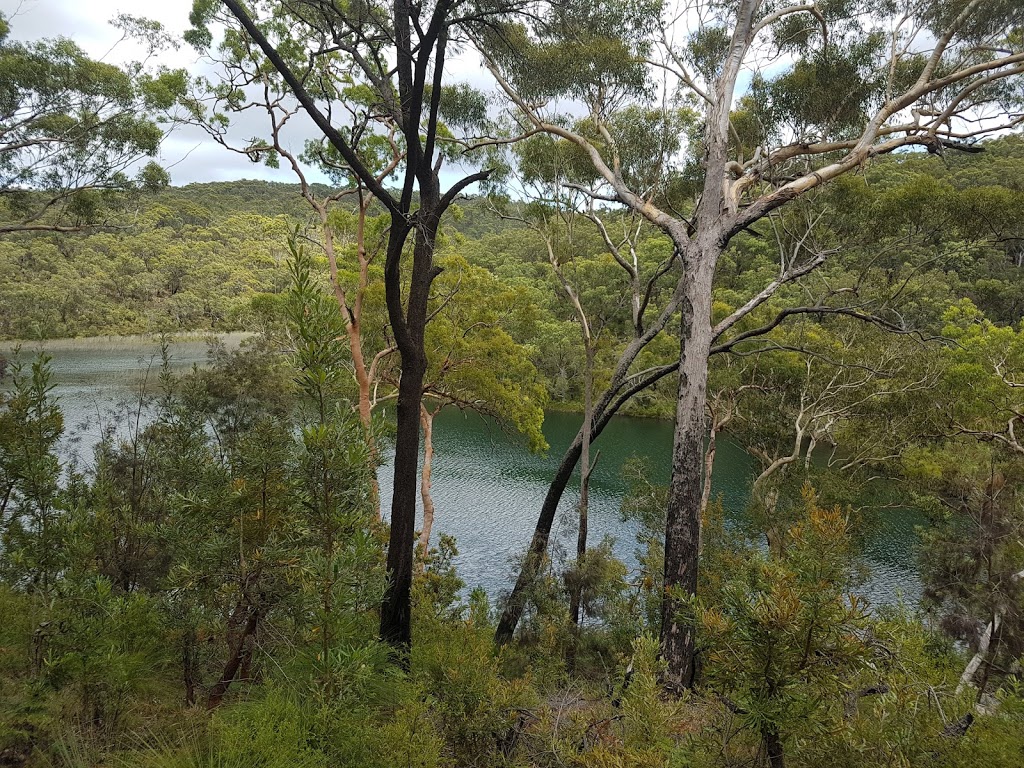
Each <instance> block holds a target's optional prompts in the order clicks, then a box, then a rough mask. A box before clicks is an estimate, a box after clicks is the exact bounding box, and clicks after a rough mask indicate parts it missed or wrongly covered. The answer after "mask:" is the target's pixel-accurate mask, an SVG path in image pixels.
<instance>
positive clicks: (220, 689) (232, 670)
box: [206, 608, 261, 709]
mask: <svg viewBox="0 0 1024 768" xmlns="http://www.w3.org/2000/svg"><path fill="white" fill-rule="evenodd" d="M260 615H261V611H260V610H259V609H258V608H250V609H249V615H248V617H247V618H246V620H245V624H244V625H243V626H242V627H241V628H240V629H239V630H238V634H237V635H235V637H234V639H233V640H232V642H231V645H230V653H229V654H228V660H227V663H226V664H225V665H224V670H223V671H222V672H221V674H220V679H219V680H217V682H216V683H215V684H214V686H213V688H211V689H210V695H209V696H208V697H207V699H206V708H207V709H216V708H217V707H219V706H220V704H221V702H222V701H223V700H224V696H225V695H226V694H227V692H228V688H230V687H231V683H233V682H234V681H235V677H236V676H237V675H238V670H239V669H240V668H241V667H242V664H243V663H245V661H246V659H247V657H248V655H249V654H250V653H251V650H250V649H249V647H248V645H249V643H248V641H249V638H250V637H252V636H253V634H255V632H256V627H257V626H258V625H259V621H260Z"/></svg>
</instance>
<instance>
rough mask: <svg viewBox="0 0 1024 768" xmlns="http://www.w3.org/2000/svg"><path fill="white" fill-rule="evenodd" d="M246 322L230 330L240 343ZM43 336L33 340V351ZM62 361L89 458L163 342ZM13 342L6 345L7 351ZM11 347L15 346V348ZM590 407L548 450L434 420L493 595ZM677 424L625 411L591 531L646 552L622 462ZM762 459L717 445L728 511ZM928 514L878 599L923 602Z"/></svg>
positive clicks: (550, 431)
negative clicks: (923, 534)
mask: <svg viewBox="0 0 1024 768" xmlns="http://www.w3.org/2000/svg"><path fill="white" fill-rule="evenodd" d="M243 336H244V335H243V334H231V335H228V336H226V337H222V339H223V340H224V341H225V343H226V344H227V345H228V346H237V344H238V343H239V342H240V341H241V339H242V338H243ZM38 348H39V345H38V344H35V345H28V344H26V345H25V346H24V348H23V350H22V358H23V359H28V358H30V356H31V354H32V353H33V352H34V351H35V350H36V349H38ZM43 348H44V350H45V351H46V353H47V354H49V355H50V356H51V357H52V358H53V361H52V363H51V366H52V370H53V383H54V384H55V389H54V394H55V395H56V396H57V397H59V399H60V404H61V407H62V408H63V410H64V414H65V424H66V425H67V427H68V430H69V433H70V434H69V437H68V438H67V439H66V440H65V442H64V444H63V445H62V453H63V455H64V457H65V458H66V459H67V458H71V457H72V456H74V455H77V456H78V457H79V459H80V460H82V461H88V460H89V459H90V457H91V448H92V446H93V445H94V444H95V443H96V442H97V441H98V440H99V437H100V435H101V434H102V430H103V428H104V427H105V426H107V427H112V428H114V429H116V430H118V431H119V432H120V433H122V434H126V433H127V432H128V431H129V429H130V428H131V426H132V425H131V424H130V423H127V422H126V421H124V419H125V416H124V411H123V410H122V411H121V415H116V414H117V413H118V411H117V409H116V408H115V406H116V404H117V403H118V402H131V401H133V400H135V401H137V400H138V396H139V392H140V390H143V389H146V388H149V389H150V390H152V389H153V388H154V387H155V386H156V384H157V375H158V372H159V368H160V358H159V346H158V344H157V342H156V341H155V340H153V339H144V338H139V337H131V338H114V339H107V340H104V339H86V340H67V341H53V342H47V343H46V344H45V345H44V346H43ZM206 348H207V347H206V342H205V341H203V340H202V339H192V340H185V341H180V342H177V343H175V344H173V345H172V348H171V355H172V369H173V370H175V371H177V372H181V371H185V370H188V369H189V368H191V367H192V366H193V365H196V364H199V365H201V364H203V363H204V362H205V359H206ZM5 349H6V350H9V349H10V346H7V347H4V346H0V354H3V353H4V352H5ZM8 354H9V351H8ZM580 420H581V419H580V416H578V415H575V414H566V413H559V412H550V413H548V414H547V416H546V418H545V423H544V434H545V437H546V438H547V440H548V443H549V444H550V445H551V449H550V451H549V452H548V454H547V455H546V456H537V455H533V454H530V453H529V452H528V451H527V450H526V447H525V445H524V444H523V443H522V441H520V440H517V439H516V438H513V437H510V436H509V435H507V434H505V433H504V432H503V431H502V430H501V429H500V428H498V426H497V425H496V424H495V423H494V422H492V421H490V420H487V419H483V418H480V417H479V416H476V415H474V414H467V413H463V412H461V411H459V410H456V409H446V410H444V411H442V412H441V413H440V414H439V415H438V416H437V418H436V420H435V430H434V432H435V433H434V443H435V449H436V456H435V460H434V474H433V494H434V503H435V506H436V509H437V512H436V515H437V516H436V521H435V527H434V533H435V536H436V535H438V534H440V533H447V534H451V535H452V536H454V537H455V538H456V540H457V542H458V547H459V552H460V555H459V558H458V561H457V564H458V568H459V573H460V575H461V577H462V578H463V579H464V580H465V581H466V583H467V585H468V586H469V587H473V586H476V585H480V586H483V587H484V588H485V589H487V591H488V592H489V593H490V594H491V595H492V596H494V595H496V594H497V593H499V592H501V591H502V590H504V589H507V588H508V584H509V581H508V579H509V575H510V562H511V558H513V557H514V556H515V555H517V554H520V553H521V552H523V551H524V550H525V547H526V545H527V543H528V542H529V540H530V536H531V534H532V532H533V525H534V523H535V522H536V515H537V512H538V511H539V510H540V506H541V503H542V501H543V499H544V494H545V492H546V491H547V486H548V481H549V480H550V478H551V476H552V475H553V474H554V471H555V469H556V467H557V464H558V460H559V459H560V458H561V455H562V453H563V451H564V450H565V448H566V447H567V446H568V445H569V443H570V441H571V440H572V438H573V437H574V436H575V434H576V430H577V429H578V427H579V424H580ZM671 446H672V425H671V423H670V422H667V421H661V420H655V419H635V418H629V417H619V418H616V419H615V420H614V421H613V422H612V423H611V424H610V425H609V426H608V427H607V429H606V430H605V432H604V434H603V435H602V436H601V438H600V440H599V441H598V442H597V443H596V444H595V448H596V449H600V451H601V456H600V460H599V461H598V464H597V468H596V470H595V471H594V474H593V476H592V479H591V511H590V535H591V542H597V541H600V539H601V538H603V537H604V536H606V535H608V536H611V537H613V539H614V540H615V551H616V553H617V554H618V555H619V556H620V557H622V558H623V559H624V560H625V561H626V562H627V564H629V565H631V566H632V565H633V564H634V563H635V556H634V549H635V544H634V534H635V527H634V525H633V524H630V523H625V522H623V521H622V519H621V516H620V513H619V506H620V503H621V501H622V497H623V495H624V494H625V492H626V484H625V481H624V480H623V477H622V466H623V464H624V463H625V462H626V461H627V460H629V459H630V458H631V457H633V456H639V457H641V458H643V459H645V460H646V463H647V465H648V466H649V467H650V471H651V472H652V473H653V476H652V478H651V479H652V480H653V481H655V482H658V483H664V482H667V480H668V475H669V467H670V452H671ZM752 473H753V461H752V459H751V458H750V456H748V455H747V454H746V453H744V452H743V450H742V449H740V448H739V447H738V446H737V445H736V444H734V443H731V442H729V441H728V440H721V439H720V440H719V446H718V451H717V453H716V457H715V469H714V475H713V493H714V495H715V496H716V497H719V496H720V497H721V499H722V502H723V506H724V508H725V510H726V514H727V519H731V520H732V521H734V522H735V521H739V520H741V519H742V516H743V514H744V510H745V507H746V505H747V500H748V494H749V486H750V482H751V479H752V477H753V475H752ZM380 481H381V493H382V498H383V499H384V500H385V502H386V501H387V500H388V499H390V493H391V485H390V484H391V472H390V468H389V467H387V466H385V467H382V468H381V470H380ZM577 494H578V486H571V487H570V489H569V490H568V491H567V493H566V496H565V498H564V499H563V502H562V506H561V508H560V513H559V516H558V519H557V520H556V525H555V530H554V535H553V539H554V541H555V542H556V546H558V545H560V546H562V547H563V548H564V549H570V550H571V549H574V548H575V523H574V522H573V519H572V517H573V515H572V509H573V507H574V504H575V502H576V498H577ZM918 523H920V520H919V519H918V518H917V516H915V515H914V514H912V513H910V512H908V511H906V510H889V511H886V512H884V513H883V516H882V518H881V521H880V524H879V525H877V526H875V527H873V528H872V531H871V534H870V536H869V538H868V540H867V542H866V546H865V558H866V561H867V565H868V567H869V568H870V577H869V578H868V580H867V582H866V583H865V584H864V585H863V586H862V587H861V588H860V590H859V591H861V592H863V593H864V594H865V596H866V597H867V598H868V599H869V600H870V601H871V602H872V603H874V604H884V603H892V602H895V601H897V600H898V599H901V598H902V599H904V600H905V601H907V602H909V603H914V602H916V601H917V599H918V597H919V596H920V582H919V580H918V578H917V573H916V567H915V554H914V550H915V546H916V542H917V537H916V535H915V532H914V526H915V525H916V524H918Z"/></svg>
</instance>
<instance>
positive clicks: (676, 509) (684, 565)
mask: <svg viewBox="0 0 1024 768" xmlns="http://www.w3.org/2000/svg"><path fill="white" fill-rule="evenodd" d="M698 243H699V241H698ZM694 250H695V251H696V253H692V254H688V256H691V257H692V258H690V259H687V260H688V261H689V262H690V263H689V264H687V268H688V269H687V271H688V272H689V273H690V274H691V279H690V281H689V282H688V285H687V289H686V295H685V297H684V299H683V302H682V306H681V309H680V313H681V317H680V326H681V327H680V344H679V393H678V399H677V402H676V424H675V434H674V436H673V441H672V478H671V481H670V483H669V491H668V509H667V514H666V518H665V570H664V582H663V583H664V585H665V595H664V597H663V599H662V612H661V637H660V641H661V654H662V657H663V658H664V660H665V661H666V663H667V669H666V671H665V673H664V677H663V683H664V684H665V687H666V688H667V689H668V690H670V691H673V692H679V691H681V690H683V689H684V688H688V687H690V686H691V685H692V684H693V678H694V658H695V650H696V645H695V630H696V627H695V626H694V621H693V617H692V615H691V613H690V607H689V606H688V602H689V600H690V599H691V598H692V597H693V596H694V595H696V593H697V564H698V555H699V550H700V513H701V506H702V502H703V477H702V475H703V468H704V459H705V455H704V437H705V434H706V418H705V407H706V400H707V380H708V358H709V356H710V352H711V340H712V335H713V334H712V329H711V280H712V278H713V276H714V266H715V260H716V257H717V253H716V252H715V251H716V250H717V249H714V248H713V247H711V248H708V249H707V250H704V251H702V250H700V249H697V248H695V249H694Z"/></svg>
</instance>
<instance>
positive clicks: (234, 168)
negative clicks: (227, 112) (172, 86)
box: [0, 0, 490, 185]
mask: <svg viewBox="0 0 1024 768" xmlns="http://www.w3.org/2000/svg"><path fill="white" fill-rule="evenodd" d="M8 6H9V7H8ZM140 6H141V8H140ZM191 9H192V0H161V2H159V3H144V4H143V3H138V2H132V1H131V0H21V1H20V2H12V0H0V13H4V14H5V15H7V16H8V18H9V19H10V21H11V36H12V37H13V38H15V39H19V40H25V41H32V40H40V39H44V38H54V37H68V38H71V39H72V40H74V41H75V43H77V44H78V45H79V46H80V47H81V48H82V49H83V50H84V51H85V52H86V53H87V54H88V55H90V56H92V57H93V58H97V59H102V60H104V61H108V62H110V63H113V64H123V63H125V62H128V61H136V60H141V59H143V58H145V55H146V51H145V49H144V48H143V46H141V45H139V44H137V43H135V42H133V41H130V40H122V39H121V32H120V30H118V29H116V28H114V27H113V26H111V24H110V21H111V20H112V19H114V18H115V17H116V16H118V15H119V14H121V13H127V14H131V15H135V16H145V17H147V18H150V19H154V20H156V21H159V22H160V23H161V24H163V25H164V27H165V28H166V29H167V30H168V32H170V33H171V34H173V35H176V36H179V37H180V36H181V35H182V34H183V33H184V32H185V30H186V29H188V27H189V23H188V16H189V12H190V11H191ZM158 61H159V63H160V64H164V65H167V66H170V67H184V68H186V69H187V70H189V72H191V73H192V74H193V75H198V74H204V75H206V76H208V77H211V78H215V77H216V70H215V68H214V67H213V65H212V64H211V62H209V61H208V60H206V59H203V58H202V57H200V56H199V55H198V54H197V53H196V51H195V50H194V49H192V48H191V47H189V46H188V45H184V44H183V45H182V46H181V48H180V49H178V50H177V51H166V52H162V53H160V54H159V57H158ZM446 75H447V77H446V79H447V80H448V81H449V82H453V83H454V82H467V83H470V84H471V85H473V86H474V87H478V88H488V87H489V86H490V82H489V80H488V78H487V76H486V74H485V70H484V69H483V67H481V66H480V63H479V56H478V55H477V54H476V52H474V51H473V50H472V49H468V50H466V51H464V52H461V53H459V55H458V56H456V57H455V58H453V59H452V60H451V62H450V66H449V68H448V72H447V73H446ZM267 133H268V130H267V123H266V117H265V115H261V114H258V113H256V112H255V111H253V112H250V113H244V114H242V115H239V116H235V117H234V118H233V120H232V125H231V129H230V132H229V136H230V138H231V141H232V143H233V144H234V145H236V146H238V147H242V146H244V145H245V144H246V143H247V142H248V140H249V139H250V138H251V137H253V136H265V135H266V134H267ZM320 136H321V134H320V131H319V129H318V128H317V127H316V126H315V125H314V124H313V122H312V121H311V120H310V119H309V117H308V116H307V115H305V113H299V114H298V115H296V116H295V117H294V118H292V119H291V120H290V121H289V124H288V132H287V139H286V141H287V145H288V148H289V149H291V150H294V151H295V152H301V151H302V148H303V147H304V146H305V144H306V142H307V141H308V140H311V139H318V138H320ZM160 161H161V163H162V164H163V165H164V166H166V167H167V168H168V169H169V171H170V174H171V179H172V183H174V184H175V185H183V184H188V183H192V182H208V181H229V180H233V179H243V178H249V179H251V178H259V179H266V180H270V181H281V182H286V183H295V181H296V178H295V175H294V174H293V173H292V171H291V169H290V168H288V167H287V166H286V165H282V167H281V168H280V169H273V168H267V167H266V166H265V165H263V164H262V163H253V162H251V161H250V160H249V159H248V158H247V157H246V156H245V155H242V154H238V153H235V152H231V151H230V150H228V149H226V148H224V147H222V146H221V145H219V144H218V143H217V142H215V141H214V140H213V139H212V138H210V137H209V136H208V135H207V134H206V133H205V132H204V131H202V130H201V129H200V128H197V127H194V126H178V127H176V128H174V129H173V130H172V132H171V133H170V134H169V136H168V138H167V139H166V140H165V141H164V143H163V146H162V147H161V153H160ZM461 175H462V173H461V172H460V170H459V169H457V168H454V169H449V170H447V171H445V172H443V173H442V184H450V183H452V182H453V181H455V180H456V179H457V178H459V177H460V176H461ZM308 179H309V181H311V182H326V181H327V178H326V177H325V176H323V175H322V174H320V173H319V172H317V171H313V170H309V171H308Z"/></svg>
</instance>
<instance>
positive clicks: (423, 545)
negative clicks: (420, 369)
mask: <svg viewBox="0 0 1024 768" xmlns="http://www.w3.org/2000/svg"><path fill="white" fill-rule="evenodd" d="M420 424H421V425H422V427H423V471H422V473H421V474H420V498H422V499H423V527H422V528H421V529H420V541H419V550H420V557H426V555H427V552H428V551H429V550H430V529H431V528H433V526H434V498H433V496H431V494H430V474H431V467H432V465H433V462H434V412H433V411H430V410H429V409H428V408H427V407H426V406H425V405H422V404H421V405H420Z"/></svg>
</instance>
